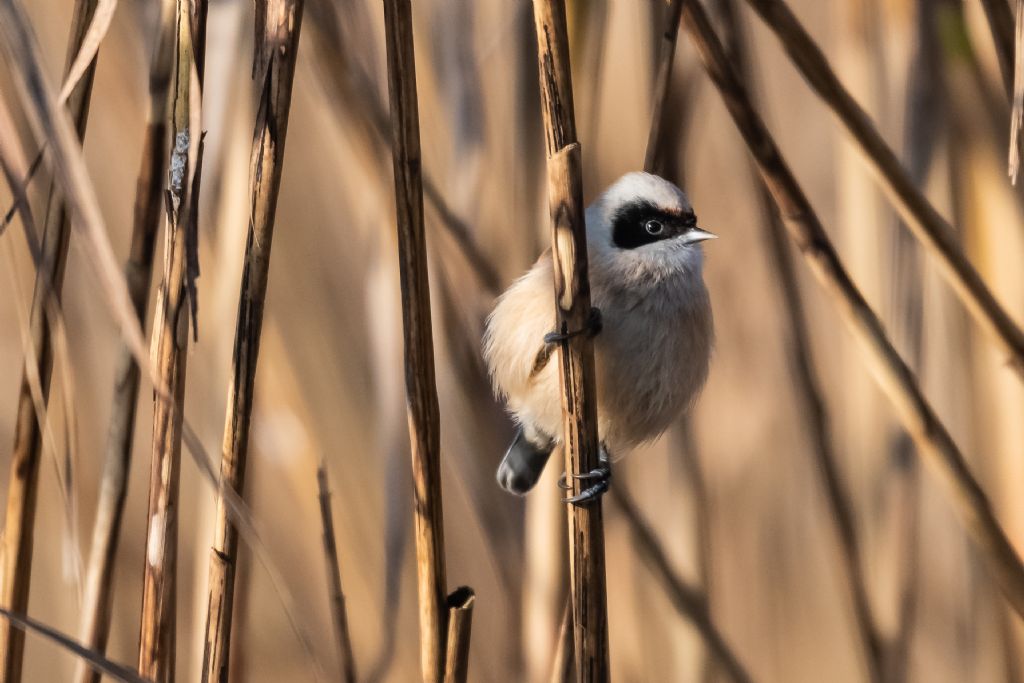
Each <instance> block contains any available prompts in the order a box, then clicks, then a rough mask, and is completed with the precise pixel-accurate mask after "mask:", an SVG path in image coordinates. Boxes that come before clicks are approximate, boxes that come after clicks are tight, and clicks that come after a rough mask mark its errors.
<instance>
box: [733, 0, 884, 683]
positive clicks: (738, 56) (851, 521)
mask: <svg viewBox="0 0 1024 683" xmlns="http://www.w3.org/2000/svg"><path fill="white" fill-rule="evenodd" d="M719 9H720V13H721V17H722V26H723V30H724V32H725V36H726V37H725V40H724V42H725V44H726V46H727V50H728V51H729V53H730V61H731V63H732V65H733V68H734V69H735V73H736V76H737V78H738V79H739V81H740V82H741V83H742V84H744V85H745V87H747V88H748V92H752V88H751V62H750V58H749V55H748V54H747V42H746V36H745V35H744V31H743V27H742V24H741V23H740V18H739V16H738V13H737V8H736V3H735V0H722V1H721V2H720V3H719ZM751 172H752V174H753V181H754V183H755V184H756V186H757V196H758V203H759V205H760V208H761V216H762V220H763V222H764V224H765V228H766V238H767V243H768V248H769V253H770V260H771V263H772V266H773V268H774V271H775V276H776V280H777V281H778V284H779V290H780V293H781V295H782V301H783V304H784V306H785V309H786V317H787V319H788V323H789V337H788V339H787V349H786V350H787V355H788V356H789V364H790V367H791V368H792V370H793V373H794V375H795V384H796V389H797V391H798V393H799V401H800V408H801V412H802V416H803V419H804V421H805V422H806V424H807V427H808V430H809V433H810V437H811V447H812V452H813V454H814V459H815V461H816V463H815V464H816V465H817V468H816V469H817V473H818V476H819V478H820V481H821V486H822V488H823V492H824V493H825V500H826V503H827V505H828V509H829V513H830V516H831V518H832V525H833V527H834V528H835V532H836V534H837V536H838V541H839V551H840V557H841V558H842V564H843V569H844V571H845V574H846V577H845V578H846V581H847V583H848V585H849V589H850V598H851V600H852V607H853V616H854V623H855V624H856V626H857V631H858V634H859V636H860V640H861V644H862V645H863V647H864V658H865V664H866V666H867V669H868V673H869V675H870V678H871V680H872V681H875V683H882V681H884V679H885V652H884V640H883V636H882V634H881V632H880V630H879V628H878V624H877V622H876V621H875V618H874V615H873V613H872V611H871V602H870V598H869V594H868V587H867V580H866V577H865V576H864V571H863V568H862V565H861V549H860V542H859V540H858V537H857V527H856V521H855V520H856V515H855V513H854V508H853V503H852V502H851V500H850V496H849V494H848V492H847V491H846V488H845V486H844V485H843V481H842V476H841V475H840V473H839V466H838V457H837V454H836V451H835V447H834V444H833V440H832V430H831V427H830V424H829V416H828V412H827V409H826V406H825V398H824V392H823V391H822V390H821V385H820V383H819V381H818V376H817V373H816V372H815V370H814V360H813V359H814V355H813V349H812V346H811V341H810V332H809V329H808V324H807V316H806V314H805V312H804V303H803V297H802V296H801V294H800V285H799V282H798V281H797V274H796V266H795V264H794V262H793V256H792V253H791V252H790V251H789V245H788V244H786V230H785V227H784V226H783V225H782V221H781V219H780V218H779V215H778V211H777V209H776V208H775V204H774V202H773V201H772V196H771V193H770V192H769V191H768V188H767V187H766V186H765V184H764V182H763V181H762V180H761V178H760V176H759V175H758V173H757V168H756V166H754V164H753V162H751Z"/></svg>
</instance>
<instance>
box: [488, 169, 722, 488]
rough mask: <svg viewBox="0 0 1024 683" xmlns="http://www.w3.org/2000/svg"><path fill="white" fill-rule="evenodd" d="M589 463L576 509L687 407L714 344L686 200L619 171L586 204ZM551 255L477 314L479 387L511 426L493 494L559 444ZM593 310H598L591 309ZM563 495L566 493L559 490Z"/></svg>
mask: <svg viewBox="0 0 1024 683" xmlns="http://www.w3.org/2000/svg"><path fill="white" fill-rule="evenodd" d="M584 220H585V223H586V234H587V255H588V261H589V282H590V293H591V302H592V304H593V308H594V311H595V314H594V316H593V317H592V319H591V324H590V328H589V330H584V331H586V332H588V333H589V334H592V335H594V341H593V343H594V363H595V371H596V388H597V421H598V437H599V439H600V443H601V450H600V459H601V463H602V464H601V467H600V468H599V469H598V470H595V471H594V472H591V473H585V474H582V475H575V476H576V477H577V478H582V479H587V480H589V481H587V482H585V483H586V484H588V486H587V487H586V488H584V490H583V491H581V493H580V494H578V495H577V496H575V497H573V498H567V499H565V500H566V501H567V502H571V503H574V504H585V503H587V502H589V501H591V500H593V499H594V498H596V497H598V496H600V495H601V494H602V493H604V491H606V490H607V488H608V485H609V482H608V480H609V477H610V475H611V471H610V469H609V463H610V461H611V458H610V457H609V453H613V454H616V458H618V457H620V455H624V454H625V453H626V452H628V451H629V450H631V449H633V448H635V447H636V446H637V445H639V444H642V443H644V442H648V441H652V440H653V439H655V438H657V437H658V436H660V435H661V434H662V433H663V432H664V431H665V430H667V429H668V428H669V426H670V425H671V424H672V423H673V422H674V421H675V420H677V419H678V418H679V417H680V415H681V414H683V413H684V412H685V411H687V410H688V409H689V408H690V406H691V405H692V403H693V402H694V401H695V399H696V397H697V395H698V394H699V392H700V390H701V388H702V387H703V385H704V383H705V381H706V379H707V376H708V370H709V365H710V359H711V352H712V347H713V344H714V324H713V318H712V312H711V301H710V297H709V294H708V290H707V288H706V286H705V284H704V277H703V264H704V254H703V245H702V243H703V242H704V241H706V240H709V239H713V238H715V237H716V235H714V234H712V233H710V232H708V231H706V230H703V229H701V228H700V227H698V224H697V216H696V214H695V213H694V211H693V207H692V206H691V204H690V201H689V199H688V198H687V196H686V194H685V193H684V192H683V191H682V190H680V189H679V188H678V187H676V186H675V185H674V184H673V183H671V182H669V181H668V180H665V179H664V178H661V177H659V176H656V175H653V174H650V173H645V172H631V173H627V174H626V175H624V176H622V177H621V178H619V179H618V180H617V181H615V182H614V183H613V184H612V185H610V186H609V187H608V188H607V189H606V190H605V191H604V193H603V194H601V196H600V197H598V199H597V200H596V201H595V202H594V203H593V204H592V205H590V206H589V207H587V209H586V212H585V216H584ZM553 292H554V287H553V280H552V263H551V251H550V249H549V250H547V251H546V252H545V253H544V254H542V255H541V257H540V258H539V259H538V260H537V261H536V263H535V264H534V265H533V267H532V268H531V269H530V270H529V271H528V272H527V273H526V274H524V275H523V276H522V277H520V278H519V279H517V280H516V281H515V282H514V283H513V284H512V285H511V286H510V287H509V288H508V289H507V290H506V291H505V292H504V293H503V294H501V296H499V297H498V299H497V302H496V304H495V306H494V309H493V310H492V312H491V314H490V315H489V316H488V317H487V320H486V323H485V330H484V335H483V356H484V360H485V362H486V365H487V368H488V371H489V374H490V379H491V384H492V386H493V389H494V391H495V394H496V395H497V397H498V398H499V400H503V401H504V403H505V405H506V408H507V410H508V412H509V413H510V414H511V416H512V418H513V420H514V422H515V423H516V425H517V429H516V431H515V435H514V437H513V440H512V443H511V445H510V446H509V447H508V450H507V451H506V453H505V456H504V457H503V458H502V460H501V463H500V465H499V466H498V471H497V480H498V484H499V485H500V486H501V488H503V489H505V490H506V491H508V492H510V493H513V494H516V495H525V494H526V493H527V492H528V491H529V490H530V489H532V488H533V487H534V485H535V484H536V483H537V480H538V479H539V478H540V475H541V473H542V471H543V469H544V465H545V464H546V463H547V461H548V458H549V457H550V455H551V452H552V450H554V448H555V447H556V446H557V445H558V444H559V443H560V441H561V440H562V407H561V390H560V384H559V371H558V363H555V362H548V361H549V359H550V358H551V356H552V354H553V350H554V348H555V346H556V344H557V343H558V342H560V341H563V340H564V339H565V335H558V334H554V333H551V332H550V331H551V330H552V328H553V327H554V325H555V308H554V293H553ZM598 312H599V313H598ZM563 487H564V488H568V487H566V486H564V482H563Z"/></svg>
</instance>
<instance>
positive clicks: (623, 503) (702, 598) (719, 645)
mask: <svg viewBox="0 0 1024 683" xmlns="http://www.w3.org/2000/svg"><path fill="white" fill-rule="evenodd" d="M686 1H687V4H688V5H689V4H690V3H692V2H695V1H696V0H686ZM611 493H612V499H613V500H614V501H615V502H616V503H617V504H618V506H619V508H620V509H621V510H622V512H623V513H624V514H625V518H626V522H627V524H629V534H630V539H631V540H632V541H633V543H635V544H636V545H637V547H639V549H640V552H641V553H642V554H643V556H644V557H645V558H646V559H647V562H648V567H649V568H650V569H651V571H653V572H654V574H655V576H657V577H658V579H659V580H660V581H661V583H662V585H663V586H664V588H665V592H666V593H668V596H669V598H670V599H671V600H672V606H673V607H675V609H676V611H677V612H678V613H679V614H680V615H681V616H682V617H683V618H685V619H686V620H687V621H689V622H690V623H691V624H693V626H694V628H696V629H697V632H698V633H699V634H700V637H701V639H702V640H703V641H704V644H705V645H706V646H707V648H708V650H709V651H710V652H711V655H712V656H713V657H714V658H715V661H717V662H718V663H719V665H720V666H721V669H722V671H724V672H725V674H726V675H727V676H728V677H729V678H730V679H732V681H733V683H753V679H752V678H751V677H750V674H749V673H748V672H747V670H746V668H745V667H744V666H743V664H742V663H741V662H740V660H739V658H738V657H737V656H736V654H735V653H734V652H733V651H732V648H730V647H729V644H728V643H727V642H726V641H725V638H724V637H723V636H722V633H721V632H720V631H719V630H718V627H717V626H716V625H715V622H714V620H713V619H712V618H711V611H710V610H709V608H708V601H707V596H706V595H705V594H704V592H703V591H702V590H701V589H699V588H697V587H695V586H691V585H689V584H688V583H687V582H686V581H684V580H683V579H682V578H681V577H680V576H679V575H678V574H676V572H675V571H674V570H673V569H672V565H671V563H670V562H669V560H668V555H667V554H666V553H665V550H664V549H663V548H662V547H661V543H660V542H659V541H658V538H657V536H655V534H654V531H653V530H652V529H651V527H650V525H649V524H648V523H647V522H646V521H645V520H644V518H643V515H642V514H641V513H640V510H639V508H637V506H636V503H634V502H633V499H632V498H631V497H630V496H629V493H628V492H627V491H626V488H625V487H624V486H623V485H622V483H621V482H620V483H619V484H618V485H616V486H614V487H612V489H611Z"/></svg>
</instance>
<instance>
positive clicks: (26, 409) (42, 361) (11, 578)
mask: <svg viewBox="0 0 1024 683" xmlns="http://www.w3.org/2000/svg"><path fill="white" fill-rule="evenodd" d="M95 10H96V0H77V1H76V2H75V9H74V14H73V16H72V20H71V35H70V38H69V40H68V49H67V58H66V66H65V71H67V69H69V68H70V67H71V64H72V62H73V60H74V59H75V56H76V55H77V54H78V51H79V49H80V48H81V46H82V41H83V39H84V37H85V32H86V30H87V28H88V26H89V22H90V21H91V20H92V16H93V13H94V12H95ZM95 67H96V62H95V60H93V62H92V63H91V64H90V65H89V67H88V68H87V69H86V71H85V73H84V74H83V76H82V79H81V80H80V81H79V83H78V85H77V86H76V87H75V89H74V90H73V92H72V94H71V97H70V98H69V99H68V102H67V108H68V112H69V113H70V115H71V119H72V121H73V123H74V126H75V132H76V133H77V134H78V138H79V139H82V137H83V136H84V135H85V126H86V122H87V120H88V116H89V98H90V97H91V95H92V82H93V75H94V74H95ZM70 232H71V223H70V217H69V214H68V211H67V206H66V205H65V202H64V198H63V196H62V193H61V192H60V191H59V189H58V183H57V182H56V180H54V181H53V182H51V185H50V190H49V196H48V200H47V205H46V217H45V219H44V228H43V245H42V259H41V262H40V263H39V265H38V270H37V271H36V281H35V291H34V292H33V296H32V309H31V313H30V331H31V336H32V347H33V352H32V354H31V357H32V358H34V359H35V362H36V364H37V365H36V368H35V369H34V372H36V373H38V377H39V378H40V382H41V384H42V389H43V393H44V397H43V400H44V401H45V400H48V395H49V389H50V377H51V373H52V371H53V346H52V341H51V336H50V334H51V330H50V327H49V325H47V323H46V307H47V305H48V303H49V300H50V297H56V298H57V299H58V300H59V298H60V294H61V288H62V285H63V283H64V265H65V262H66V260H67V253H68V242H69V237H70ZM28 373H29V369H28V368H26V369H25V371H24V372H23V373H22V380H21V387H20V390H19V394H18V413H17V419H16V421H15V432H14V450H13V452H12V453H11V474H10V480H9V482H8V489H7V516H6V518H5V521H4V530H3V546H2V547H3V553H2V555H3V557H2V567H0V606H3V607H5V608H7V609H8V610H11V611H12V612H14V613H17V614H24V613H25V612H26V611H27V610H28V596H29V584H30V581H31V572H32V546H33V533H34V525H35V514H36V498H37V495H38V488H39V460H40V453H41V450H42V438H41V433H40V422H39V421H40V419H41V418H42V416H37V415H36V411H35V408H34V406H33V401H32V392H31V388H30V386H29V381H28ZM24 647H25V633H24V632H23V631H22V630H21V629H18V628H12V626H11V624H10V623H9V622H8V621H6V620H3V621H0V681H2V682H4V683H18V682H19V681H20V680H21V668H22V657H23V654H24Z"/></svg>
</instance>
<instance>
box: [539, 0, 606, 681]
mask: <svg viewBox="0 0 1024 683" xmlns="http://www.w3.org/2000/svg"><path fill="white" fill-rule="evenodd" d="M533 13H534V23H535V26H536V31H537V64H538V67H539V70H540V88H541V108H542V111H543V114H544V129H545V136H544V139H545V143H546V149H547V156H548V205H549V209H550V215H551V245H552V263H553V271H554V293H555V309H556V324H557V327H558V330H559V331H560V332H562V333H566V332H568V331H569V330H582V329H585V328H586V326H587V322H588V321H589V320H590V318H591V306H590V283H589V281H588V276H587V235H586V226H585V225H584V214H583V186H582V168H581V160H580V145H579V143H578V142H577V141H576V122H575V118H574V113H573V94H572V75H571V72H570V67H569V40H568V36H567V32H566V24H565V2H564V0H534V3H533ZM558 358H559V378H560V380H561V387H562V415H563V421H562V425H563V438H562V443H563V444H565V448H564V450H565V471H566V473H567V474H568V475H569V476H568V481H570V482H572V490H571V491H570V492H569V494H568V495H570V496H574V495H578V494H579V493H580V489H581V488H582V486H581V482H580V481H579V480H578V479H576V478H575V477H573V476H572V475H576V474H581V473H585V472H590V471H591V470H593V469H595V468H597V467H598V449H599V444H598V436H597V392H596V391H595V386H594V347H593V340H592V339H590V337H589V335H586V334H579V335H575V336H573V337H572V338H571V339H569V341H568V342H565V343H562V344H561V345H560V347H559V354H558ZM601 508H602V506H601V500H600V499H598V500H595V501H593V502H591V503H589V504H587V505H583V506H576V505H569V506H568V508H567V513H568V522H569V543H570V549H569V557H570V563H569V574H570V586H571V597H572V605H573V626H574V642H575V646H576V676H577V680H580V681H607V680H608V679H609V671H608V605H607V594H606V579H605V558H604V524H603V521H602V512H601Z"/></svg>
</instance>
